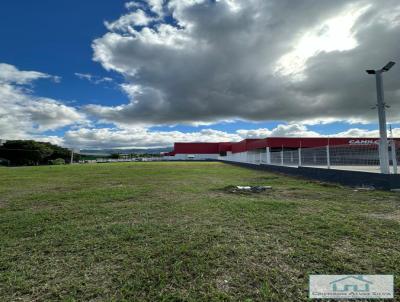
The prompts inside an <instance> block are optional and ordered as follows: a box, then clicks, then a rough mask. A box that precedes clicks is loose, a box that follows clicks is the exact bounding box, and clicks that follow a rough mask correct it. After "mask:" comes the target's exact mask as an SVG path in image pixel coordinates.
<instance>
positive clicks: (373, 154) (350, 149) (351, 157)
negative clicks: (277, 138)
mask: <svg viewBox="0 0 400 302" xmlns="http://www.w3.org/2000/svg"><path fill="white" fill-rule="evenodd" d="M388 152H389V159H390V162H389V164H390V166H391V173H396V174H397V163H399V162H400V148H399V146H397V147H394V146H393V145H392V146H391V147H390V148H389V150H388ZM261 163H267V164H268V163H269V164H272V165H283V166H295V167H296V166H304V167H319V168H328V169H329V168H332V169H343V170H353V171H369V172H379V171H380V166H379V164H380V162H379V147H378V145H357V146H349V145H340V146H325V147H318V148H303V149H301V148H300V149H298V150H290V151H287V150H286V151H284V150H281V151H273V152H271V153H270V160H269V162H268V159H267V160H266V161H262V162H261Z"/></svg>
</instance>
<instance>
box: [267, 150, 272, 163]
mask: <svg viewBox="0 0 400 302" xmlns="http://www.w3.org/2000/svg"><path fill="white" fill-rule="evenodd" d="M270 164H271V149H270V147H267V165H270Z"/></svg>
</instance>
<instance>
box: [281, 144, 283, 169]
mask: <svg viewBox="0 0 400 302" xmlns="http://www.w3.org/2000/svg"><path fill="white" fill-rule="evenodd" d="M281 166H283V146H282V150H281Z"/></svg>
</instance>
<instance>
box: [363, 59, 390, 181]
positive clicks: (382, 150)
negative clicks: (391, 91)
mask: <svg viewBox="0 0 400 302" xmlns="http://www.w3.org/2000/svg"><path fill="white" fill-rule="evenodd" d="M394 64H395V63H394V62H389V63H388V64H386V66H385V67H383V68H382V69H380V70H367V73H368V74H374V75H375V79H376V95H377V100H378V103H377V108H378V117H379V135H380V139H379V164H380V168H381V173H383V174H389V173H390V167H389V148H388V139H387V126H386V104H385V99H384V93H383V81H382V73H383V72H386V71H389V70H390V69H391V68H392V67H393V65H394Z"/></svg>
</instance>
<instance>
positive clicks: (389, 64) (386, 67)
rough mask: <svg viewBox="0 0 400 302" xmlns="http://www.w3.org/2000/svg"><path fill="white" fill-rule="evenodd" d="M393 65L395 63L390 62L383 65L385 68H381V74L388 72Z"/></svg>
mask: <svg viewBox="0 0 400 302" xmlns="http://www.w3.org/2000/svg"><path fill="white" fill-rule="evenodd" d="M394 64H396V63H395V62H393V61H390V62H389V63H387V64H386V65H385V67H383V68H382V71H383V72H385V71H389V70H390V69H391V68H392V67H393V66H394Z"/></svg>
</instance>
